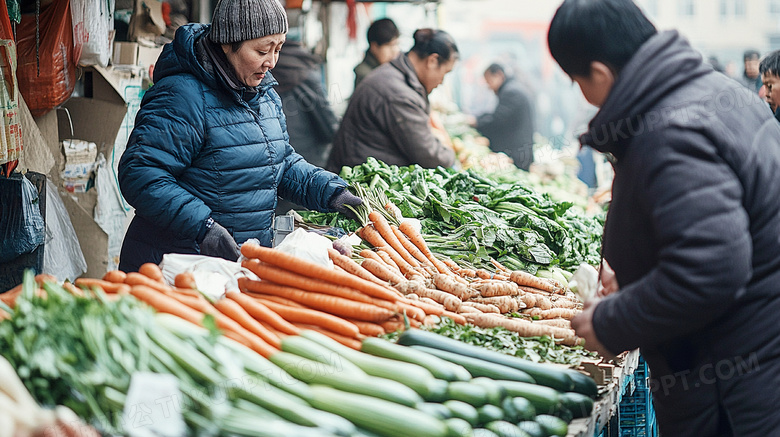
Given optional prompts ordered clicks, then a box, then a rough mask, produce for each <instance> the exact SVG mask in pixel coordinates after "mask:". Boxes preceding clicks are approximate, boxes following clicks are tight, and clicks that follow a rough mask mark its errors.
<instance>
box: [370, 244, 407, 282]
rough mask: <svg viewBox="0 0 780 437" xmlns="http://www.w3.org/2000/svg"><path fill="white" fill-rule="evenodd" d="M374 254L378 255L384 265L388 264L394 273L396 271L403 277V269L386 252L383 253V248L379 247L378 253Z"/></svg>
mask: <svg viewBox="0 0 780 437" xmlns="http://www.w3.org/2000/svg"><path fill="white" fill-rule="evenodd" d="M374 253H376V256H378V257H379V259H381V260H382V262H383V263H385V264H387V267H388V268H389V269H392V270H393V271H396V272H398V273H399V274H401V275H403V272H402V271H401V268H400V267H399V266H398V264H396V263H395V261H394V260H393V258H392V257H391V256H390V255H389V254H388V253H387V252H386V251H382V247H381V246H377V247H376V252H374Z"/></svg>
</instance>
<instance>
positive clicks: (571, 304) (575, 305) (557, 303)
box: [550, 298, 582, 310]
mask: <svg viewBox="0 0 780 437" xmlns="http://www.w3.org/2000/svg"><path fill="white" fill-rule="evenodd" d="M550 300H551V303H552V307H553V308H569V309H573V310H576V309H581V308H582V304H580V303H579V302H576V301H573V300H571V299H567V298H560V299H555V298H552V299H550Z"/></svg>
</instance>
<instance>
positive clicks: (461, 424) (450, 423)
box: [444, 417, 474, 437]
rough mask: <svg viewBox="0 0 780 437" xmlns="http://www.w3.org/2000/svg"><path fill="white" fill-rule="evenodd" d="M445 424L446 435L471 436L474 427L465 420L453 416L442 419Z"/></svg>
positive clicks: (456, 436)
mask: <svg viewBox="0 0 780 437" xmlns="http://www.w3.org/2000/svg"><path fill="white" fill-rule="evenodd" d="M444 423H445V424H446V425H447V431H448V434H447V437H472V436H473V435H474V428H472V427H471V424H470V423H468V422H467V421H465V420H463V419H461V418H459V417H453V418H451V419H447V420H445V421H444Z"/></svg>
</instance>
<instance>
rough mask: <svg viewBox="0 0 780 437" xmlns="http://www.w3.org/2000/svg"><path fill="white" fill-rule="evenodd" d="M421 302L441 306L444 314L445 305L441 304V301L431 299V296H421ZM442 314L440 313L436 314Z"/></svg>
mask: <svg viewBox="0 0 780 437" xmlns="http://www.w3.org/2000/svg"><path fill="white" fill-rule="evenodd" d="M420 302H422V303H427V304H428V305H431V306H434V307H439V308H441V311H442V314H444V305H442V304H440V303H439V302H436V301H435V300H433V299H431V298H430V297H421V298H420ZM436 315H440V314H436Z"/></svg>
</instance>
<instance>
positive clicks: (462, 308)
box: [458, 305, 482, 314]
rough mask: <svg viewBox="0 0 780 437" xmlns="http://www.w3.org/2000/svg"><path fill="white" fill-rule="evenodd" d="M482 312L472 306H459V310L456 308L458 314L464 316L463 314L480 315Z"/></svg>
mask: <svg viewBox="0 0 780 437" xmlns="http://www.w3.org/2000/svg"><path fill="white" fill-rule="evenodd" d="M481 312H482V311H480V310H478V309H476V308H475V307H473V306H469V305H461V306H460V308H458V314H465V313H481Z"/></svg>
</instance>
